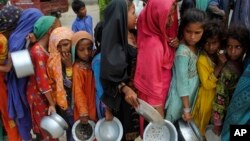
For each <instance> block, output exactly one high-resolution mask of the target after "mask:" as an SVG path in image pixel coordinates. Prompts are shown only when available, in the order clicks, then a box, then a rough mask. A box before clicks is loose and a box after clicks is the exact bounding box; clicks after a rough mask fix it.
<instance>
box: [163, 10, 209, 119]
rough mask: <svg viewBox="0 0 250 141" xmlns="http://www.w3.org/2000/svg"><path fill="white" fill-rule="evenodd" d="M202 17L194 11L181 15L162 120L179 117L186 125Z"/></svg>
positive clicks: (195, 79) (194, 88) (194, 83)
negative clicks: (179, 40) (164, 117)
mask: <svg viewBox="0 0 250 141" xmlns="http://www.w3.org/2000/svg"><path fill="white" fill-rule="evenodd" d="M205 18H206V14H205V12H203V11H200V10H198V9H189V10H187V11H186V12H185V14H184V15H183V19H182V21H181V25H180V29H179V32H180V33H181V34H180V37H181V44H180V45H179V47H178V49H177V51H176V55H175V60H174V66H173V70H172V71H173V78H172V81H171V86H170V90H169V97H168V100H167V102H166V107H165V108H166V109H167V111H166V119H167V120H170V121H171V122H175V121H176V120H178V119H180V118H181V117H182V118H183V119H184V120H185V121H190V120H191V119H192V116H191V107H192V105H193V101H194V99H195V96H196V91H197V88H198V84H199V79H198V75H197V68H196V62H197V55H198V48H197V43H198V42H199V41H200V39H201V37H202V34H203V31H204V22H205Z"/></svg>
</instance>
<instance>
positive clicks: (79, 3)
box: [71, 0, 85, 14]
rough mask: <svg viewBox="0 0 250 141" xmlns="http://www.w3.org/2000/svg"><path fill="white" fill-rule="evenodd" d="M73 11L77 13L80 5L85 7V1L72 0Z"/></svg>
mask: <svg viewBox="0 0 250 141" xmlns="http://www.w3.org/2000/svg"><path fill="white" fill-rule="evenodd" d="M71 7H72V9H73V11H74V12H75V13H76V14H77V13H78V12H79V10H80V9H81V8H82V7H85V3H84V2H83V1H81V0H74V1H73V2H72V4H71Z"/></svg>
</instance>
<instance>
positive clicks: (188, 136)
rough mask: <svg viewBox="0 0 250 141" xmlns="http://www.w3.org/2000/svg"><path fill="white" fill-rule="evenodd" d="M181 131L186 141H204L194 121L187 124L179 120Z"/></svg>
mask: <svg viewBox="0 0 250 141" xmlns="http://www.w3.org/2000/svg"><path fill="white" fill-rule="evenodd" d="M178 125H179V130H180V133H179V134H181V135H182V137H183V138H184V139H185V141H202V140H203V139H202V136H201V134H200V132H199V130H198V128H197V127H196V125H195V123H194V122H193V121H191V122H185V121H183V120H182V119H180V120H178Z"/></svg>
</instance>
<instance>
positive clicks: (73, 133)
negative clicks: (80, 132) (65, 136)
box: [72, 120, 96, 141]
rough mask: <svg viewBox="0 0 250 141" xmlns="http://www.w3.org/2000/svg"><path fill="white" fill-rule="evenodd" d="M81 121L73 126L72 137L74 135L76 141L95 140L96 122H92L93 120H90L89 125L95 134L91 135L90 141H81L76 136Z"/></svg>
mask: <svg viewBox="0 0 250 141" xmlns="http://www.w3.org/2000/svg"><path fill="white" fill-rule="evenodd" d="M80 122H81V121H80V120H77V121H76V122H75V123H74V125H73V126H72V135H73V138H74V140H75V141H93V140H94V139H95V131H94V130H95V125H96V124H95V122H94V121H92V120H88V123H89V124H90V125H91V127H92V129H93V133H92V135H91V137H90V138H89V139H88V140H79V139H78V138H77V136H76V133H75V129H76V126H77V125H78V124H79V123H80Z"/></svg>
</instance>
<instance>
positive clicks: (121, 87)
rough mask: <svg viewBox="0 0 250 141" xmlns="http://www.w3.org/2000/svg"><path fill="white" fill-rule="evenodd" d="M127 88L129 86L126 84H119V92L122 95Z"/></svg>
mask: <svg viewBox="0 0 250 141" xmlns="http://www.w3.org/2000/svg"><path fill="white" fill-rule="evenodd" d="M125 86H127V85H126V84H125V83H123V82H122V83H121V84H119V85H118V89H119V92H120V93H121V92H122V89H123V88H124V87H125Z"/></svg>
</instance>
